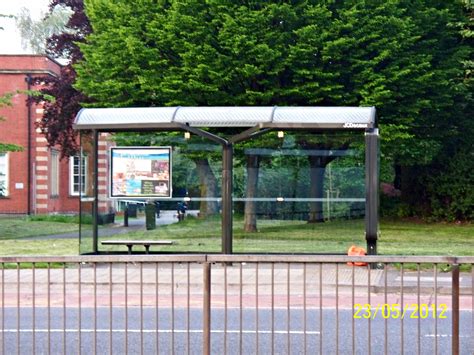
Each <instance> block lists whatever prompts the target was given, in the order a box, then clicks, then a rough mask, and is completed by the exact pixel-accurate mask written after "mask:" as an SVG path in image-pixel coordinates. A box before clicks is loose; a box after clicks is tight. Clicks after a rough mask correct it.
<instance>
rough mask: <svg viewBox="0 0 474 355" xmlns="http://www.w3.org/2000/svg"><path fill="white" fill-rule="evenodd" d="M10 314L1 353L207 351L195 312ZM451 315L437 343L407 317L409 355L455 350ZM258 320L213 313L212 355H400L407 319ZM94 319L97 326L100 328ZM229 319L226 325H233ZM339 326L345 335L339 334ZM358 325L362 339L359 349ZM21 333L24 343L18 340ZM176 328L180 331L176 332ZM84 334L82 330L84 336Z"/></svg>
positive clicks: (468, 345)
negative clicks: (241, 354)
mask: <svg viewBox="0 0 474 355" xmlns="http://www.w3.org/2000/svg"><path fill="white" fill-rule="evenodd" d="M4 312H5V313H4V317H3V318H2V319H3V320H4V321H3V324H0V327H1V330H4V331H3V332H2V333H3V334H4V339H2V340H3V341H4V342H3V345H4V348H3V349H0V350H1V352H2V353H4V354H13V353H16V351H17V350H18V348H17V347H18V345H19V346H20V354H31V353H33V351H32V350H33V349H32V343H33V341H35V343H36V353H38V354H42V353H48V352H49V350H50V352H51V353H52V354H61V353H64V350H65V352H66V353H67V354H73V353H78V349H79V344H80V346H81V349H82V353H84V354H92V353H94V349H95V350H96V353H98V354H105V353H110V344H112V347H113V353H115V354H122V353H124V352H125V351H124V350H125V348H126V347H127V348H128V351H129V353H130V354H140V353H141V351H140V350H141V349H143V353H144V354H154V353H159V354H170V353H172V351H171V349H172V348H173V349H174V352H175V353H176V354H183V353H187V352H188V349H189V353H191V354H199V353H201V351H202V336H203V334H202V312H201V310H199V309H195V308H192V309H190V310H189V313H188V310H187V309H184V308H175V309H174V311H173V310H172V309H171V308H160V309H158V319H159V321H158V323H157V321H156V319H157V309H156V308H153V307H145V308H143V309H140V308H138V307H132V308H129V310H128V312H127V313H126V310H125V308H121V307H113V308H108V307H107V308H104V307H100V308H97V309H96V311H95V312H96V315H97V317H95V316H94V315H95V314H94V309H91V308H82V309H81V312H80V314H79V311H78V309H77V308H72V307H68V308H65V309H63V308H50V309H49V314H48V309H47V308H44V307H36V309H35V311H34V314H33V309H32V308H21V309H20V312H19V315H20V317H19V318H18V317H17V315H18V314H17V312H18V311H17V309H16V308H11V307H6V308H5V309H4ZM63 312H66V323H65V324H66V327H63V325H64V323H63V321H64V320H63V319H64V318H63V315H64V313H63ZM111 312H112V318H111V317H110V314H111ZM446 316H447V318H446V319H439V320H438V322H437V329H438V336H437V337H436V336H435V328H434V326H435V323H434V320H433V319H431V318H427V319H420V320H417V319H411V318H405V319H404V320H403V337H404V339H403V346H404V350H405V353H407V354H411V353H416V350H417V348H418V347H419V349H420V353H421V354H433V353H435V342H437V347H438V349H437V350H438V353H440V354H449V353H450V352H451V350H450V349H451V336H450V335H449V334H451V314H450V313H449V312H447V313H446ZM33 317H34V327H33ZM241 317H242V318H241ZM256 317H257V315H256V312H255V310H254V309H246V310H242V313H241V311H240V309H237V308H229V309H227V314H226V311H225V309H223V308H216V309H213V310H212V313H211V324H212V327H211V328H212V331H211V349H212V353H213V354H223V353H224V346H225V345H226V349H227V352H228V353H229V354H238V353H240V351H242V353H243V354H254V353H256V347H255V346H256V344H257V341H258V346H259V353H261V354H267V353H270V352H271V349H272V348H273V350H274V353H275V354H288V353H291V354H303V353H305V351H306V353H308V354H317V353H320V349H321V346H322V353H324V354H335V353H336V352H337V351H339V353H341V354H352V353H353V347H354V350H355V352H354V353H356V354H368V353H369V351H368V350H369V348H368V346H369V341H368V339H369V332H370V339H371V341H370V344H371V345H370V349H371V351H372V353H373V354H381V353H383V352H384V350H385V349H387V352H388V353H389V354H399V353H401V351H400V350H401V345H402V342H401V330H402V329H401V324H402V321H401V320H400V319H388V320H387V321H385V319H384V318H383V317H381V316H379V317H375V318H374V319H373V320H371V321H370V328H369V322H368V321H367V320H366V319H357V320H355V321H354V323H353V322H352V319H353V318H352V310H351V309H347V308H345V309H339V317H338V318H336V310H335V309H333V308H327V309H323V312H322V319H323V322H322V327H321V325H320V312H319V309H307V310H306V315H305V314H304V311H303V309H301V308H299V309H292V310H291V313H290V322H288V321H287V319H288V318H287V317H288V313H287V309H282V308H277V309H273V310H272V309H269V308H264V309H261V310H260V311H259V312H258V333H257V332H256V324H257V322H256ZM305 317H306V326H305ZM48 319H49V321H48ZM95 319H96V320H97V321H96V322H97V323H96V324H94V323H95V321H94V320H95ZM225 319H227V324H226V323H225V321H224V320H225ZM240 319H242V323H241V322H240ZM188 322H189V324H190V325H189V327H188ZM471 322H472V311H468V310H462V311H461V324H460V328H461V334H460V341H461V354H466V355H467V354H469V355H470V354H472V353H473V350H474V347H473V339H472V338H471V332H470V331H469V330H470V329H472V328H471V327H472V323H471ZM0 323H2V322H0ZM48 323H49V324H48ZM79 323H80V325H81V326H80V327H79ZM337 324H338V326H339V330H338V332H337V333H336V325H337ZM386 326H387V328H386ZM288 327H290V328H288ZM353 327H354V329H355V334H356V336H355V337H354V343H353V340H352V339H353V338H352V331H353ZM418 327H419V328H418ZM18 328H19V329H20V338H18V331H17V329H18ZM173 328H174V329H175V331H174V332H172V331H171V329H173ZM33 329H34V331H33ZM48 329H49V330H50V331H48ZM63 329H65V331H64V330H63ZM78 329H81V332H80V333H79V331H78ZM110 329H112V331H111V330H110ZM142 329H143V332H142V331H141V330H142ZM157 329H159V331H158V333H157V331H156V330H157ZM188 329H189V330H188ZM272 329H273V331H272ZM418 331H419V332H420V333H419V334H418ZM385 332H387V342H385V341H384V339H385ZM0 335H1V333H0ZM79 335H80V336H79ZM418 335H419V336H418ZM157 336H158V337H157ZM257 338H258V339H257ZM126 339H127V342H126ZM321 339H322V341H323V343H322V345H321V344H320V342H321ZM418 339H420V340H419V341H418ZM64 340H65V342H64ZM157 340H158V343H157ZM336 342H337V343H338V345H336V344H337V343H336ZM48 343H49V345H48ZM224 343H225V344H224ZM188 344H189V345H188ZM157 346H158V348H157Z"/></svg>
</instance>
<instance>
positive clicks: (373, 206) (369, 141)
mask: <svg viewBox="0 0 474 355" xmlns="http://www.w3.org/2000/svg"><path fill="white" fill-rule="evenodd" d="M365 194H366V199H365V239H366V241H367V253H368V254H369V255H376V254H377V237H378V228H379V226H378V220H379V130H378V129H377V128H375V129H371V130H368V131H366V133H365Z"/></svg>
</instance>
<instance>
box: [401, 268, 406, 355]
mask: <svg viewBox="0 0 474 355" xmlns="http://www.w3.org/2000/svg"><path fill="white" fill-rule="evenodd" d="M403 274H404V272H403V263H401V265H400V307H401V310H400V311H401V312H402V314H403V313H404V311H405V305H404V292H405V291H404V285H403ZM403 331H404V324H403V315H402V316H401V317H400V353H401V355H403V354H404V351H405V344H404V340H403Z"/></svg>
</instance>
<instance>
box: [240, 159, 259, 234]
mask: <svg viewBox="0 0 474 355" xmlns="http://www.w3.org/2000/svg"><path fill="white" fill-rule="evenodd" d="M259 168H260V157H259V156H258V155H248V156H247V184H246V191H245V197H246V199H247V200H246V201H245V212H244V231H245V232H256V231H257V204H256V202H255V201H253V198H255V197H257V188H258V170H259Z"/></svg>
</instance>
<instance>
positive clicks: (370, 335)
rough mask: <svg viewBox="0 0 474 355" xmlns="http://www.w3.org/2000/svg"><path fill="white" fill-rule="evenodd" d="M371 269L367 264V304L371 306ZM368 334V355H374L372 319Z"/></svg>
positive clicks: (369, 320)
mask: <svg viewBox="0 0 474 355" xmlns="http://www.w3.org/2000/svg"><path fill="white" fill-rule="evenodd" d="M371 269H372V265H371V264H370V263H369V264H367V270H368V272H367V299H368V301H367V303H368V304H369V306H370V304H371V303H370V287H371V286H370V282H371V280H370V276H371ZM368 328H369V329H368V332H367V340H368V345H367V350H368V354H369V355H370V354H372V348H371V346H370V345H371V344H372V322H371V317H369V318H368Z"/></svg>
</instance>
